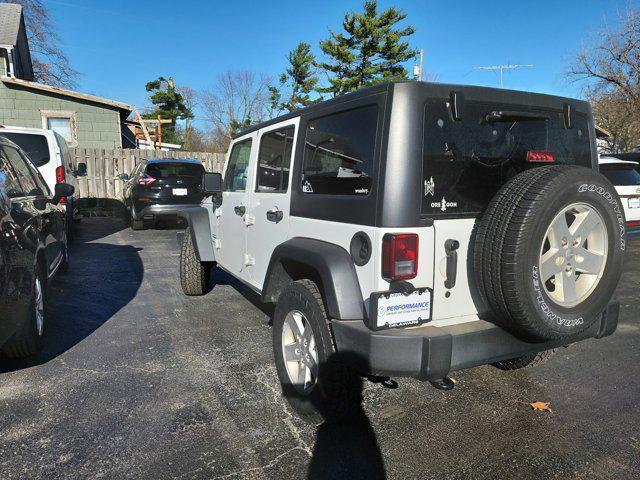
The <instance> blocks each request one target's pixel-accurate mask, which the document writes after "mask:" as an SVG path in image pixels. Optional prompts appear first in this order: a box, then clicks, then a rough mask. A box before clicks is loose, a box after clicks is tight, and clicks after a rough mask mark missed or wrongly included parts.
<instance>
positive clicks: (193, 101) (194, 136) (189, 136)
mask: <svg viewBox="0 0 640 480" xmlns="http://www.w3.org/2000/svg"><path fill="white" fill-rule="evenodd" d="M176 91H177V92H178V93H179V94H180V95H182V102H183V104H184V106H185V107H187V108H188V109H189V111H190V112H192V113H193V112H194V110H195V108H196V107H197V105H198V96H197V93H196V91H195V90H194V89H193V88H191V87H188V86H186V85H179V86H177V87H176ZM189 120H190V119H189V118H186V119H185V125H184V129H181V136H182V143H183V144H184V148H185V149H187V150H189V149H191V148H194V146H195V145H201V144H202V142H201V140H202V139H203V137H204V136H203V135H202V132H200V131H199V130H197V129H196V128H194V127H193V125H192V124H191V122H190V121H189ZM193 151H204V150H193Z"/></svg>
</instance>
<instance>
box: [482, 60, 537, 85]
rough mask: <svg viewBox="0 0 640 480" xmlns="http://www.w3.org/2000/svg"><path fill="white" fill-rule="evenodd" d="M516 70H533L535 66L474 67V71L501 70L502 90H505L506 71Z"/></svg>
mask: <svg viewBox="0 0 640 480" xmlns="http://www.w3.org/2000/svg"><path fill="white" fill-rule="evenodd" d="M516 68H533V65H488V66H484V67H473V69H474V70H500V88H504V79H503V72H504V70H515V69H516Z"/></svg>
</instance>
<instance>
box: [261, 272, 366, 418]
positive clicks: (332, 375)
mask: <svg viewBox="0 0 640 480" xmlns="http://www.w3.org/2000/svg"><path fill="white" fill-rule="evenodd" d="M273 352H274V358H275V364H276V370H277V372H278V378H279V379H280V384H281V386H282V392H283V394H284V396H285V397H286V399H287V401H288V402H289V404H290V405H291V406H292V407H293V409H294V410H295V411H296V412H298V413H299V414H301V415H302V416H303V417H307V418H309V419H312V420H315V419H316V417H317V416H318V414H321V415H323V416H324V417H325V418H328V417H334V418H335V417H338V416H344V415H345V414H348V412H351V411H353V409H355V408H358V407H359V406H360V403H361V394H362V381H361V380H360V379H359V378H358V377H357V376H356V375H355V373H354V370H353V369H352V368H351V367H352V366H351V365H347V364H346V363H345V362H344V361H341V360H340V359H338V357H337V354H336V352H335V348H334V345H333V339H332V335H331V331H330V329H329V319H328V318H327V315H326V312H325V308H324V304H323V301H322V296H321V294H320V291H319V290H318V287H317V286H316V284H315V283H314V282H312V281H311V280H298V281H296V282H292V283H291V284H289V286H287V287H286V288H285V290H284V292H283V293H282V294H281V295H280V297H279V298H278V302H277V304H276V308H275V313H274V318H273Z"/></svg>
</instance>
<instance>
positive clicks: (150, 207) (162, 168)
mask: <svg viewBox="0 0 640 480" xmlns="http://www.w3.org/2000/svg"><path fill="white" fill-rule="evenodd" d="M203 173H204V167H203V166H202V164H201V163H200V162H199V161H197V160H173V159H172V160H153V159H151V160H143V161H142V162H141V163H140V164H138V166H136V168H135V169H134V170H133V172H131V176H129V175H128V174H126V173H123V174H122V175H120V177H119V178H120V179H121V180H125V181H126V184H125V187H124V203H125V206H126V207H127V209H128V210H129V213H130V218H131V229H132V230H142V229H144V228H145V226H146V225H147V224H153V223H154V222H155V221H156V220H158V219H159V218H161V217H169V218H173V219H175V218H176V214H177V213H178V212H180V210H181V209H182V208H183V207H184V206H185V205H189V204H199V203H200V201H201V200H202V199H203V197H204V194H203V193H202V188H201V185H200V184H201V180H202V174H203Z"/></svg>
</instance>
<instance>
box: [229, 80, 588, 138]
mask: <svg viewBox="0 0 640 480" xmlns="http://www.w3.org/2000/svg"><path fill="white" fill-rule="evenodd" d="M385 92H387V93H390V94H392V95H393V99H394V101H396V100H397V101H399V102H401V103H402V100H403V97H408V98H418V97H419V98H425V97H429V98H447V97H449V96H450V95H451V93H452V92H455V93H457V94H458V95H461V98H463V99H464V100H471V101H483V102H491V103H494V104H495V105H497V106H499V105H504V106H505V107H507V106H513V105H518V106H522V107H539V108H545V109H561V108H563V105H565V104H567V105H570V106H571V108H573V109H574V110H575V111H576V112H580V113H583V114H586V115H589V116H590V115H591V107H590V105H589V103H588V102H586V101H584V100H578V99H574V98H568V97H560V96H556V95H548V94H545V93H533V92H526V91H521V90H508V89H503V88H492V87H478V86H473V85H458V84H452V83H449V84H448V83H435V82H417V81H399V82H386V83H381V84H379V85H374V86H371V87H365V88H361V89H360V90H357V91H355V92H352V93H347V94H345V95H341V96H339V97H335V98H331V99H329V100H325V101H323V102H319V103H317V104H315V105H311V106H309V107H306V108H302V109H300V110H296V111H294V112H290V113H287V114H285V115H281V116H279V117H276V118H272V119H271V120H267V121H264V122H261V123H257V124H255V125H251V126H250V127H248V128H246V129H244V130H242V131H241V132H239V133H238V134H237V135H236V136H235V137H234V138H238V137H242V136H244V135H247V134H248V133H251V132H254V131H256V130H259V129H261V128H265V127H268V126H270V125H275V124H277V123H280V122H283V121H285V120H288V119H291V118H296V117H300V116H314V115H315V114H323V115H324V114H327V113H330V111H331V110H334V109H335V110H341V109H342V108H343V107H344V106H345V105H346V104H348V103H351V102H354V101H357V100H361V99H363V98H366V97H368V96H372V95H376V94H380V93H385ZM419 108H422V107H419Z"/></svg>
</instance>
